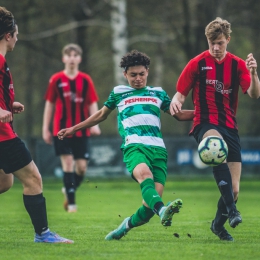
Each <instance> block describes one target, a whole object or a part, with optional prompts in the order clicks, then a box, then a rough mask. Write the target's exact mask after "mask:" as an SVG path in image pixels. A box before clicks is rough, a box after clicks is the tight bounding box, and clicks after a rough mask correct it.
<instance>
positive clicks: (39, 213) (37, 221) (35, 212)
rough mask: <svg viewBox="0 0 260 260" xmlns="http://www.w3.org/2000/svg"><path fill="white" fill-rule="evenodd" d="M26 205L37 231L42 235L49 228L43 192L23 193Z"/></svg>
mask: <svg viewBox="0 0 260 260" xmlns="http://www.w3.org/2000/svg"><path fill="white" fill-rule="evenodd" d="M23 203H24V206H25V208H26V210H27V212H28V214H29V216H30V218H31V221H32V224H33V226H34V230H35V233H37V234H38V235H41V233H42V232H44V231H46V230H47V229H48V220H47V211H46V204H45V198H44V197H43V195H42V193H41V194H38V195H23Z"/></svg>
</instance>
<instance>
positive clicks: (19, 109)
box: [13, 101, 24, 114]
mask: <svg viewBox="0 0 260 260" xmlns="http://www.w3.org/2000/svg"><path fill="white" fill-rule="evenodd" d="M23 111H24V105H23V104H21V103H20V102H17V101H15V102H14V103H13V113H14V114H20V113H21V112H23Z"/></svg>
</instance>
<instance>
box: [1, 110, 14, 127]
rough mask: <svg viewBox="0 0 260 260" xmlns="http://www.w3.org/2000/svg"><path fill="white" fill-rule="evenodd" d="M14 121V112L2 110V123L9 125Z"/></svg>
mask: <svg viewBox="0 0 260 260" xmlns="http://www.w3.org/2000/svg"><path fill="white" fill-rule="evenodd" d="M12 120H13V115H12V112H10V111H7V110H4V109H2V108H0V122H1V123H9V122H11V121H12Z"/></svg>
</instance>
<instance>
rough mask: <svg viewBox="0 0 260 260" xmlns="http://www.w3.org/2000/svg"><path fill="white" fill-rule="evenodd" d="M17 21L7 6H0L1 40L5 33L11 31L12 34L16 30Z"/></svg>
mask: <svg viewBox="0 0 260 260" xmlns="http://www.w3.org/2000/svg"><path fill="white" fill-rule="evenodd" d="M15 25H16V21H15V20H14V16H13V14H12V13H11V12H10V11H8V10H7V9H6V8H5V7H2V6H0V40H2V39H3V38H4V35H5V34H7V33H10V34H11V35H12V36H13V35H14V32H15V31H16V26H15Z"/></svg>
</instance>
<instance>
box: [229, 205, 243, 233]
mask: <svg viewBox="0 0 260 260" xmlns="http://www.w3.org/2000/svg"><path fill="white" fill-rule="evenodd" d="M228 218H229V225H230V226H231V227H232V228H235V227H236V226H237V225H238V224H239V223H242V217H241V215H240V212H239V211H237V209H232V210H231V211H230V212H229V213H228Z"/></svg>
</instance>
